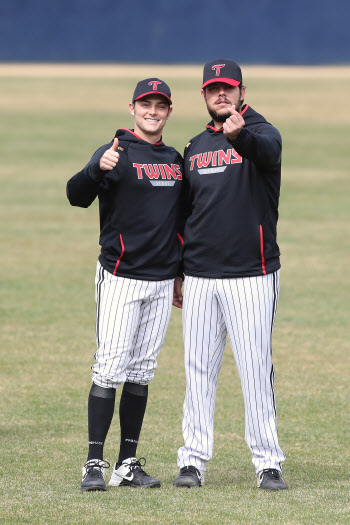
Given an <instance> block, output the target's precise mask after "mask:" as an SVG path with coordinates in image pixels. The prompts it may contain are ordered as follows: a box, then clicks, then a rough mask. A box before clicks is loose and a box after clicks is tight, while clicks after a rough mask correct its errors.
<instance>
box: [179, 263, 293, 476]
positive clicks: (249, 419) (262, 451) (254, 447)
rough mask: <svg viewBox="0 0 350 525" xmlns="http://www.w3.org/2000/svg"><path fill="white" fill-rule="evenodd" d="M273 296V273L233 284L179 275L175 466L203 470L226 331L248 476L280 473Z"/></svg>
mask: <svg viewBox="0 0 350 525" xmlns="http://www.w3.org/2000/svg"><path fill="white" fill-rule="evenodd" d="M278 293H279V271H277V272H275V273H272V274H268V275H263V276H258V277H246V278H238V279H204V278H198V277H191V276H186V278H185V286H184V300H183V335H184V345H185V370H186V395H185V401H184V407H183V428H182V430H183V436H184V446H183V447H181V448H180V449H179V451H178V461H177V463H178V466H179V468H182V467H184V466H186V465H194V466H195V467H197V468H198V469H199V470H203V471H204V470H205V464H206V462H207V461H209V460H210V459H211V458H212V456H213V444H214V410H215V396H216V386H217V380H218V375H219V372H220V369H221V365H222V358H223V353H224V348H225V342H226V334H227V333H228V335H229V339H230V343H231V347H232V350H233V355H234V358H235V361H236V365H237V368H238V372H239V376H240V380H241V386H242V391H243V399H244V407H245V440H246V443H247V445H248V447H249V448H250V450H251V452H252V461H253V464H254V466H255V469H256V472H259V471H261V470H263V469H265V468H274V469H277V470H280V471H281V470H282V466H281V463H282V462H283V461H284V460H285V455H284V453H283V452H282V450H281V448H280V447H279V444H278V438H277V421H276V404H275V393H274V368H273V364H272V347H271V338H272V329H273V324H274V320H275V315H276V310H277V301H278Z"/></svg>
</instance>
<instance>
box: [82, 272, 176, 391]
mask: <svg viewBox="0 0 350 525" xmlns="http://www.w3.org/2000/svg"><path fill="white" fill-rule="evenodd" d="M95 286H96V288H95V299H96V342H97V352H96V353H95V355H94V357H95V360H96V364H95V365H93V366H92V367H91V368H92V370H93V374H92V380H93V382H94V383H95V384H96V385H99V386H101V387H105V388H118V386H119V385H120V384H121V383H124V382H125V381H128V382H131V383H138V384H141V385H146V384H148V383H149V382H150V381H151V380H152V379H153V377H154V371H155V369H156V368H157V356H158V354H159V352H160V350H161V348H162V346H163V342H164V338H165V333H166V330H167V327H168V324H169V319H170V313H171V306H172V300H173V290H174V279H168V280H165V281H141V280H138V279H127V278H125V277H120V276H115V275H112V274H111V273H110V272H108V271H107V270H105V269H104V268H103V267H102V266H101V264H100V263H99V262H98V263H97V268H96V277H95Z"/></svg>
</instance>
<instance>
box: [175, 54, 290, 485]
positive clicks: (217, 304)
mask: <svg viewBox="0 0 350 525" xmlns="http://www.w3.org/2000/svg"><path fill="white" fill-rule="evenodd" d="M244 95H245V87H244V86H243V85H242V73H241V69H240V67H239V66H238V64H236V63H235V62H233V61H232V60H227V59H221V58H219V59H217V60H214V61H212V62H209V63H207V64H206V65H205V66H204V75H203V85H202V96H203V98H204V101H205V103H206V105H207V109H208V112H209V114H210V116H211V117H212V121H211V122H210V123H209V124H208V126H207V127H206V130H205V131H204V132H203V133H201V134H200V135H198V136H197V137H195V138H194V139H192V140H191V141H190V142H189V143H188V144H187V146H186V148H185V153H184V163H185V166H184V169H185V175H186V185H187V184H188V192H187V193H188V196H189V201H190V206H189V212H188V214H189V217H188V219H187V222H186V225H185V232H184V273H185V286H184V297H183V302H184V306H183V324H184V328H183V330H184V345H185V367H186V384H187V386H186V396H185V401H184V410H183V436H184V442H185V443H184V446H183V447H181V448H180V449H179V451H178V466H179V468H180V474H179V476H178V477H177V478H176V480H175V481H174V485H175V486H176V487H192V486H200V485H202V484H203V481H204V471H205V465H206V462H207V461H209V460H210V459H211V458H212V455H213V424H214V408H215V395H216V385H217V378H218V374H219V371H220V368H221V364H222V357H223V352H224V347H225V341H226V334H227V333H228V335H229V338H230V342H231V347H232V350H233V354H234V357H235V361H236V364H237V368H238V372H239V375H240V379H241V384H242V390H243V397H244V405H245V426H246V431H245V438H246V442H247V445H248V447H249V448H250V450H251V452H252V456H253V458H252V461H253V464H254V467H255V470H256V474H257V480H258V486H259V487H260V488H262V489H271V490H279V489H286V488H287V486H286V484H285V483H284V481H283V479H282V477H281V472H282V462H283V461H284V459H285V455H284V453H283V452H282V450H281V448H280V446H279V444H278V438H277V426H276V404H275V393H274V368H273V365H272V359H271V354H272V348H271V335H272V328H273V324H274V320H275V315H276V309H277V299H278V291H279V268H280V262H279V255H280V253H279V248H278V245H277V243H276V224H277V218H278V211H277V210H278V200H279V192H280V179H281V148H282V143H281V137H280V134H279V132H278V131H277V129H276V128H274V127H273V126H271V124H269V123H268V122H267V121H266V120H265V118H264V117H263V116H262V115H260V114H259V113H257V112H255V111H254V110H253V109H252V108H250V107H249V106H248V105H246V104H243V100H244ZM174 295H175V296H176V297H177V300H178V302H179V303H181V297H182V296H181V281H180V279H176V282H175V294H174Z"/></svg>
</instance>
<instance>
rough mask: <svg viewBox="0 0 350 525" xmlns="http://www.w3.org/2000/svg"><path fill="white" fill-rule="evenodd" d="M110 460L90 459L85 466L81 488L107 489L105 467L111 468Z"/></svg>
mask: <svg viewBox="0 0 350 525" xmlns="http://www.w3.org/2000/svg"><path fill="white" fill-rule="evenodd" d="M109 467H110V464H109V463H108V461H104V460H102V459H90V460H89V461H87V462H86V463H85V465H84V466H83V479H82V481H81V485H80V490H83V491H84V490H106V483H105V469H106V468H109Z"/></svg>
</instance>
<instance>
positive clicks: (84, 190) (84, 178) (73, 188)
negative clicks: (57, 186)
mask: <svg viewBox="0 0 350 525" xmlns="http://www.w3.org/2000/svg"><path fill="white" fill-rule="evenodd" d="M111 145H112V143H109V144H105V145H104V146H101V148H99V149H98V150H97V151H96V152H95V153H94V155H93V156H92V158H91V160H90V162H89V163H88V164H87V165H86V166H85V168H83V169H82V170H81V171H79V172H78V173H76V174H75V175H74V176H73V177H72V178H71V179H70V180H69V181H68V182H67V197H68V200H69V202H70V203H71V205H72V206H80V207H81V208H88V207H89V206H90V204H92V203H93V201H94V200H95V198H96V197H97V195H98V193H99V190H100V186H101V183H102V182H103V181H104V179H105V176H106V174H107V173H108V171H105V170H101V168H100V164H99V163H100V158H101V157H102V155H103V154H104V152H105V151H106V150H107V149H109V148H110V147H111Z"/></svg>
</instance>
